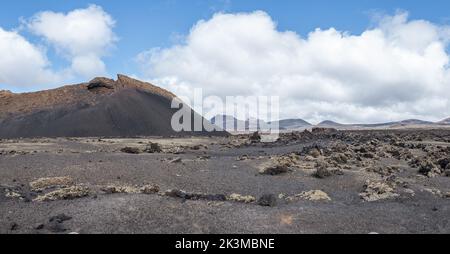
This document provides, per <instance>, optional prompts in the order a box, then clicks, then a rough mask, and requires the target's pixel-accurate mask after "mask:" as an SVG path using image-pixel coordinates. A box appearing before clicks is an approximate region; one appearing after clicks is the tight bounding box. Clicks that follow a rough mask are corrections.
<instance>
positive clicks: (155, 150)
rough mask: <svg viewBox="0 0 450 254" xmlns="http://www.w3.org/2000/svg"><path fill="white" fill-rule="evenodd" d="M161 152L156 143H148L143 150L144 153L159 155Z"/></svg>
mask: <svg viewBox="0 0 450 254" xmlns="http://www.w3.org/2000/svg"><path fill="white" fill-rule="evenodd" d="M162 151H163V150H162V148H161V146H160V145H159V144H158V143H150V144H149V145H148V146H147V147H146V148H145V149H144V152H146V153H161V152H162Z"/></svg>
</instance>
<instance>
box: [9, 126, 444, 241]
mask: <svg viewBox="0 0 450 254" xmlns="http://www.w3.org/2000/svg"><path fill="white" fill-rule="evenodd" d="M257 136H258V135H256V134H252V135H237V136H231V137H212V138H208V137H192V138H135V139H104V138H57V139H20V140H6V139H3V140H0V233H38V234H39V233H64V234H68V233H72V234H75V233H79V234H86V233H362V234H367V233H370V232H377V233H450V223H449V220H450V177H449V176H450V160H449V159H450V130H446V129H440V130H420V129H415V130H371V131H369V130H364V131H336V130H333V129H326V130H325V129H315V130H314V131H304V132H293V133H287V134H282V135H281V136H280V138H279V139H278V140H277V141H276V142H273V143H262V142H261V139H258V138H255V137H257Z"/></svg>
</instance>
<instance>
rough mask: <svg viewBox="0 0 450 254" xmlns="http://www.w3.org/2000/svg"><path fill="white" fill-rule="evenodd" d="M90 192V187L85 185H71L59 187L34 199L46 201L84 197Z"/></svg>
mask: <svg viewBox="0 0 450 254" xmlns="http://www.w3.org/2000/svg"><path fill="white" fill-rule="evenodd" d="M89 193H90V190H89V188H87V187H84V186H71V187H66V188H62V189H58V190H55V191H52V192H49V193H46V194H44V195H40V196H38V197H36V198H35V199H34V200H33V201H36V202H44V201H56V200H71V199H76V198H83V197H86V196H88V195H89Z"/></svg>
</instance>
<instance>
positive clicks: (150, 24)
mask: <svg viewBox="0 0 450 254" xmlns="http://www.w3.org/2000/svg"><path fill="white" fill-rule="evenodd" d="M89 4H96V5H99V6H101V7H102V8H103V9H104V10H105V11H106V12H107V13H109V14H110V15H111V16H112V17H113V18H114V19H115V20H116V22H117V23H116V26H115V29H114V32H115V33H116V35H117V36H118V37H119V38H120V40H119V41H118V42H117V43H116V47H115V49H113V50H111V51H110V52H109V56H107V57H106V58H105V63H106V65H107V69H108V73H109V74H110V75H115V73H129V74H134V73H136V72H137V69H136V66H135V64H134V61H133V58H134V57H135V56H136V55H137V54H138V53H139V52H141V51H144V50H147V49H149V48H153V47H166V46H168V45H170V44H172V43H173V42H174V40H176V35H177V34H181V35H184V34H187V33H188V32H189V29H190V28H191V27H192V26H193V25H194V24H195V23H196V22H197V21H198V20H200V19H209V18H211V16H212V15H213V14H214V13H216V12H220V11H222V12H231V13H234V12H251V11H255V10H263V11H265V12H267V13H268V14H269V15H270V16H271V17H272V18H273V20H274V21H275V22H277V24H278V27H279V30H292V31H296V32H297V33H299V34H300V35H305V34H307V33H309V32H310V31H312V30H314V29H315V28H329V27H335V28H337V29H339V30H344V31H349V32H351V33H360V32H361V31H363V30H364V29H366V28H367V27H369V26H370V25H371V21H370V19H371V16H372V15H373V14H374V13H390V14H392V13H394V12H395V11H396V10H399V9H400V10H407V11H409V12H410V16H411V17H412V18H418V19H426V20H430V21H432V22H435V23H448V22H449V21H450V13H449V12H448V10H449V9H450V2H449V1H445V0H433V1H432V4H431V3H430V1H420V0H415V1H409V0H396V1H392V0H342V1H335V0H328V1H327V0H314V1H303V0H283V1H279V0H239V1H236V0H234V1H233V0H215V1H214V0H189V1H186V0H151V1H144V0H128V1H119V0H114V1H111V0H102V1H95V0H87V1H86V0H77V1H67V0H38V1H29V0H15V1H2V8H1V9H2V10H0V13H1V15H0V27H3V28H4V29H14V28H17V27H18V26H19V25H20V22H19V19H20V18H21V17H22V18H28V17H31V16H33V15H34V14H35V13H37V12H40V11H45V10H51V11H54V12H65V13H66V12H69V11H71V10H73V9H77V8H85V7H86V6H88V5H89ZM24 35H25V36H26V37H27V38H28V39H29V40H31V41H36V40H38V39H37V38H35V37H34V36H32V35H30V34H27V33H24ZM48 54H49V57H50V60H51V62H52V64H53V65H54V66H55V67H58V65H59V64H61V65H64V64H65V62H64V61H63V60H62V59H60V57H58V56H55V54H54V52H52V51H51V50H49V51H48ZM6 88H8V87H6Z"/></svg>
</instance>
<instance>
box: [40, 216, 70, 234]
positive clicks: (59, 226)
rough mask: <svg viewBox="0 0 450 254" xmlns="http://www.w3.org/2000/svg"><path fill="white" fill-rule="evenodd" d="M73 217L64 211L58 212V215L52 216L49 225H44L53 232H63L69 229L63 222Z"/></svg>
mask: <svg viewBox="0 0 450 254" xmlns="http://www.w3.org/2000/svg"><path fill="white" fill-rule="evenodd" d="M71 219H72V217H70V216H67V215H65V214H64V213H62V214H58V215H56V216H53V217H50V219H49V222H48V224H47V225H44V227H43V228H46V229H48V230H50V231H51V232H53V233H62V232H66V231H67V229H66V228H65V227H64V225H63V223H64V222H65V221H68V220H71Z"/></svg>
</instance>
